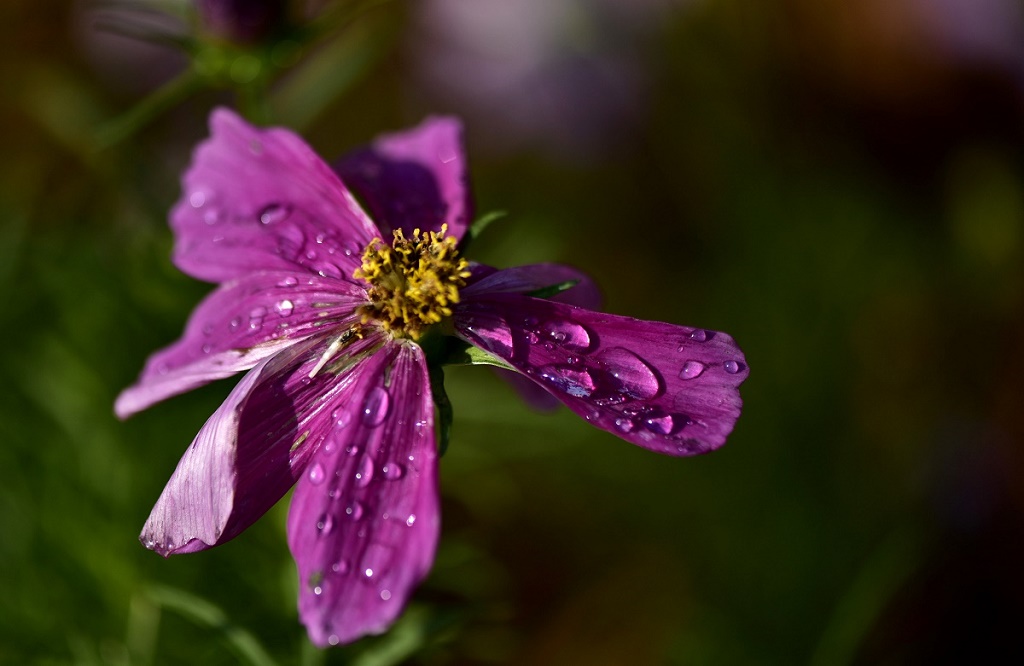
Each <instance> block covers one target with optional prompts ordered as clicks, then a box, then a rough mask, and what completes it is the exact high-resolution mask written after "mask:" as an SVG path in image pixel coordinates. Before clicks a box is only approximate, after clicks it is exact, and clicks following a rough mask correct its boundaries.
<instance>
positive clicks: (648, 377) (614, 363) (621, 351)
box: [594, 347, 659, 400]
mask: <svg viewBox="0 0 1024 666" xmlns="http://www.w3.org/2000/svg"><path fill="white" fill-rule="evenodd" d="M594 358H595V360H597V361H598V362H599V363H600V364H601V365H602V367H603V368H604V369H605V371H606V372H607V373H608V374H609V375H611V376H612V377H613V378H614V379H615V382H616V384H617V385H616V386H615V387H614V388H615V390H617V391H618V392H620V393H624V394H626V395H628V396H629V397H631V398H634V399H637V400H647V399H649V398H653V397H654V396H655V395H657V394H658V389H659V384H658V376H657V375H655V374H654V370H652V369H651V366H649V365H647V363H646V362H645V361H644V360H643V359H641V358H640V357H639V356H637V355H636V354H634V353H633V352H631V351H629V350H628V349H625V348H624V347H611V348H609V349H604V350H602V351H600V352H599V353H598V354H597V355H596V356H595V357H594Z"/></svg>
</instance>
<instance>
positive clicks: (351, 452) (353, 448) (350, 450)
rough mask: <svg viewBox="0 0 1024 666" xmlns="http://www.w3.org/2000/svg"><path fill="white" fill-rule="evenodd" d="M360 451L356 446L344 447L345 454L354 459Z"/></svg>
mask: <svg viewBox="0 0 1024 666" xmlns="http://www.w3.org/2000/svg"><path fill="white" fill-rule="evenodd" d="M360 450H361V449H360V448H359V445H357V444H353V445H352V446H346V447H345V453H347V454H349V455H350V456H352V457H355V456H357V455H359V451H360Z"/></svg>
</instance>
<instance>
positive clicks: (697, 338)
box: [690, 328, 708, 342]
mask: <svg viewBox="0 0 1024 666" xmlns="http://www.w3.org/2000/svg"><path fill="white" fill-rule="evenodd" d="M690 339H691V340H693V341H694V342H704V341H705V340H707V339H708V332H707V331H705V330H704V329H702V328H696V329H694V330H693V331H692V332H691V333H690Z"/></svg>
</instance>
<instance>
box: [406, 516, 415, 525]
mask: <svg viewBox="0 0 1024 666" xmlns="http://www.w3.org/2000/svg"><path fill="white" fill-rule="evenodd" d="M415 523H416V514H415V513H410V514H409V517H408V518H406V519H405V524H406V525H407V526H409V527H412V526H413V525H414V524H415Z"/></svg>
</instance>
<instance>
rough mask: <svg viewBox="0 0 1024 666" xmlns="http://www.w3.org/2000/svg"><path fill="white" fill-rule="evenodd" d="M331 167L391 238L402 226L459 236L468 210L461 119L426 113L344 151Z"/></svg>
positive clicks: (408, 232)
mask: <svg viewBox="0 0 1024 666" xmlns="http://www.w3.org/2000/svg"><path fill="white" fill-rule="evenodd" d="M334 168H335V171H336V172H337V173H338V175H340V176H341V179H342V180H343V181H345V184H346V185H348V186H349V187H351V188H352V190H353V191H355V192H356V194H358V195H359V196H360V197H362V199H363V201H364V202H365V203H366V206H367V208H369V210H370V213H371V214H372V215H373V219H374V220H376V221H377V225H378V226H379V227H380V229H381V231H382V232H383V233H385V234H387V237H386V238H385V240H390V236H391V231H392V230H394V229H401V230H402V231H404V232H405V235H406V237H409V236H411V235H412V231H413V230H414V229H421V230H423V231H438V230H439V229H440V228H441V225H442V224H445V223H447V224H448V234H449V235H450V236H454V237H455V238H456V239H458V238H461V237H462V234H463V233H464V232H465V230H466V226H467V225H468V224H469V218H470V216H471V215H472V203H471V200H470V192H469V185H468V182H469V175H468V173H467V168H466V157H465V152H464V151H463V148H462V125H461V123H459V121H458V120H456V119H455V118H427V119H426V120H424V121H423V122H422V123H420V125H419V126H417V127H414V128H412V129H410V130H406V131H404V132H396V133H394V134H385V135H382V136H380V137H378V138H377V139H376V140H375V141H374V142H373V144H372V145H370V146H369V147H367V148H364V149H362V150H358V151H356V152H354V153H352V154H350V155H347V156H346V157H345V158H344V159H342V160H341V162H339V163H338V164H336V165H335V167H334Z"/></svg>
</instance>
